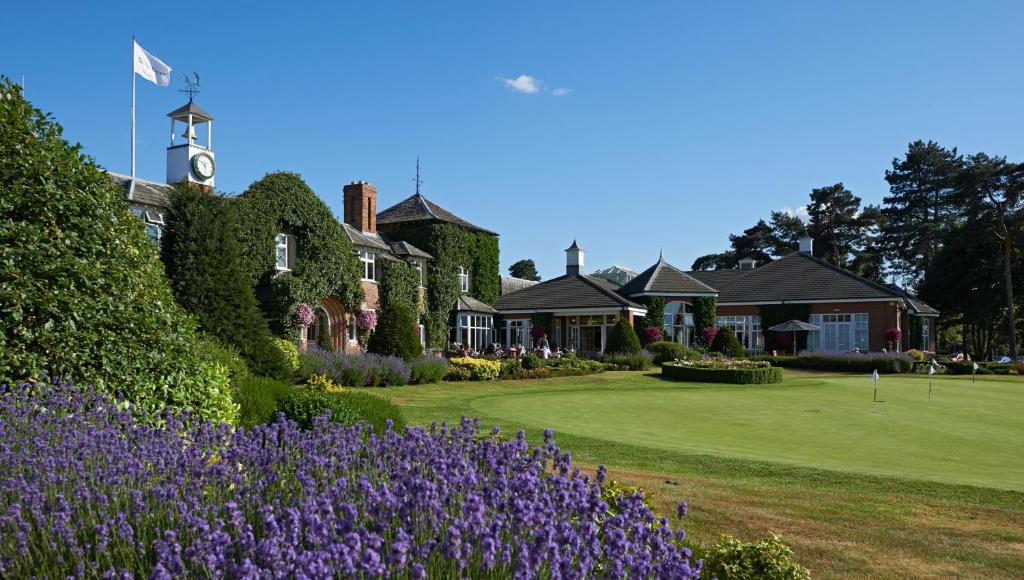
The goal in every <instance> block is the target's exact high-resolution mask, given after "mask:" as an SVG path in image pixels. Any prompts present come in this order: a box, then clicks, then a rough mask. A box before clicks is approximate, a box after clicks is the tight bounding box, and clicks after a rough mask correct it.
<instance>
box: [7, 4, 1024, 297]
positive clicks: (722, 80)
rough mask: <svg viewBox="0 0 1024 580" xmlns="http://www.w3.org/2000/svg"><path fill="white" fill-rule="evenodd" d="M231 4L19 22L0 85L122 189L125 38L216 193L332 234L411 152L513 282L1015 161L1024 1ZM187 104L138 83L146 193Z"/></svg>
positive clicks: (689, 256)
mask: <svg viewBox="0 0 1024 580" xmlns="http://www.w3.org/2000/svg"><path fill="white" fill-rule="evenodd" d="M227 4H229V3H216V2H192V3H188V2H184V3H180V2H179V3H164V2H137V1H136V2H130V3H127V2H126V3H124V4H123V5H114V4H110V5H105V4H101V3H92V2H89V3H86V2H39V1H36V0H33V1H31V2H24V1H20V0H15V1H14V2H13V3H12V2H10V1H8V2H6V3H5V5H4V9H3V13H4V20H5V21H6V24H7V25H6V26H5V27H4V34H3V35H0V73H2V74H6V75H8V76H10V77H13V78H15V79H20V78H21V77H22V75H24V76H25V80H26V88H27V94H28V97H29V98H30V99H31V100H32V101H34V102H35V103H36V105H37V106H39V107H40V108H42V109H44V110H47V111H51V112H53V113H54V114H55V115H56V117H57V119H58V120H59V121H60V122H61V123H63V125H64V127H65V135H66V136H67V137H68V138H69V139H70V140H72V141H79V142H81V143H82V144H83V145H84V146H85V149H86V151H87V152H89V153H90V154H92V155H93V156H95V157H96V159H97V160H98V161H99V163H100V164H102V165H103V166H105V167H107V168H108V169H110V170H112V171H118V172H125V173H127V172H128V169H129V132H128V107H129V101H130V92H129V87H130V84H129V83H130V76H129V74H130V70H131V69H130V66H131V54H130V35H131V34H132V33H134V34H136V35H137V36H138V38H139V40H140V42H141V44H142V45H143V46H144V47H145V48H146V49H147V50H149V51H150V52H151V53H153V54H154V55H156V56H158V57H160V58H162V59H163V60H164V61H166V62H167V63H168V64H169V65H170V66H171V67H173V68H174V71H175V75H176V77H175V78H177V74H178V73H182V72H187V71H193V70H196V71H199V73H200V74H201V75H202V79H203V92H202V94H201V95H200V96H199V97H198V98H197V102H198V103H200V104H201V105H202V106H203V107H204V108H206V109H207V110H208V111H210V112H211V113H212V114H213V115H214V116H216V118H217V119H216V121H215V125H214V146H215V149H216V152H217V161H218V174H217V186H218V189H220V190H223V191H226V192H236V193H240V192H242V191H243V190H244V189H245V188H246V186H247V185H248V184H249V183H251V182H252V181H254V180H255V179H258V178H259V177H261V176H262V175H263V174H265V173H266V172H268V171H274V170H279V169H280V170H288V171H295V172H298V173H300V174H302V176H303V177H304V178H305V179H306V180H307V181H308V182H309V184H310V185H311V186H312V187H313V189H314V190H315V191H316V192H317V193H318V194H319V195H320V196H321V197H322V198H323V199H324V200H325V201H326V202H327V203H328V204H330V205H331V207H332V208H334V210H335V212H336V213H338V214H340V211H341V207H342V206H341V187H342V185H343V184H345V183H348V182H349V181H352V180H356V179H365V180H368V181H370V182H372V183H374V184H375V185H377V187H378V189H379V201H378V204H379V206H380V207H381V208H383V207H386V206H388V205H391V204H392V203H394V202H397V201H399V200H401V199H403V198H405V197H406V196H408V195H410V194H411V193H412V191H413V182H412V178H413V174H414V166H415V159H416V156H417V155H419V156H420V157H421V158H422V163H423V179H424V181H425V183H424V186H423V192H424V193H425V194H426V195H427V196H428V197H430V198H431V199H433V200H434V201H436V202H437V203H439V204H441V205H442V206H444V207H446V208H448V209H450V210H452V211H454V212H456V213H457V214H459V215H461V216H463V217H465V218H466V219H468V220H470V221H473V222H475V223H478V224H480V225H482V226H484V227H487V228H490V229H493V230H496V231H498V232H500V233H501V257H502V270H503V271H505V269H506V268H507V266H508V265H509V264H510V263H512V262H513V261H515V260H516V259H519V258H523V257H531V258H534V259H535V260H536V261H537V264H538V266H539V268H540V271H541V274H542V275H543V276H544V277H545V278H548V277H552V276H556V275H559V274H561V273H562V272H563V271H564V253H563V252H562V250H563V249H565V248H566V247H567V246H568V245H569V244H570V242H571V241H572V239H573V238H574V237H575V238H578V239H579V241H580V243H581V245H583V246H584V247H585V248H586V249H587V267H588V269H590V270H592V269H594V268H597V267H604V266H608V265H611V264H613V263H618V264H623V265H627V266H631V267H633V268H635V269H637V270H640V269H643V268H645V267H647V266H648V265H650V264H651V263H653V262H654V260H656V259H657V256H658V250H659V248H661V247H664V248H665V253H666V256H667V258H668V259H669V261H670V262H673V263H675V264H676V265H679V266H682V267H689V265H690V262H691V261H692V260H693V258H694V257H696V256H698V255H700V254H703V253H707V252H709V251H718V250H720V249H722V248H724V247H725V246H726V245H727V236H728V234H729V233H730V232H736V231H739V230H741V229H743V228H745V227H748V226H750V225H752V224H753V223H754V221H755V220H757V219H758V218H759V217H766V216H767V215H768V213H769V212H770V211H771V210H773V209H778V208H787V207H788V208H794V207H798V206H801V205H803V204H804V203H805V202H806V200H807V194H808V192H809V191H810V189H811V188H812V187H818V186H822V185H827V184H831V183H834V182H837V181H843V182H845V183H846V185H847V186H848V187H849V188H850V189H852V190H853V191H854V193H856V194H858V195H860V196H861V197H863V198H864V199H865V200H866V201H868V202H878V201H880V199H881V197H882V195H884V193H885V192H886V189H887V188H886V184H885V182H884V180H883V177H884V171H885V169H886V168H888V167H889V165H890V163H891V161H892V158H893V157H894V156H898V155H901V154H902V153H903V151H905V149H906V145H907V143H908V142H910V141H911V140H914V139H918V138H921V139H934V140H937V141H939V142H940V143H942V144H944V145H947V146H954V145H955V146H958V147H959V148H960V150H961V151H963V152H976V151H985V152H988V153H991V154H999V155H1006V156H1008V157H1010V158H1011V159H1013V160H1022V159H1024V142H1022V139H1024V110H1022V107H1021V103H1022V94H1024V90H1022V89H1024V75H1022V64H1021V63H1024V43H1022V36H1021V34H1022V33H1021V22H1024V7H1022V5H1021V4H1020V3H1019V2H845V3H842V4H843V5H842V6H838V4H839V3H831V2H830V3H824V2H806V3H796V2H787V3H768V2H757V3H754V2H751V3H745V4H740V3H725V2H722V3H717V2H716V3H706V2H705V3H699V4H698V3H694V2H664V3H653V2H651V3H649V2H644V3H636V2H630V3H626V2H597V1H587V2H525V1H517V2H503V3H500V4H499V3H497V2H380V1H378V2H361V3H358V5H357V6H356V5H355V4H356V3H353V2H326V1H325V2H291V3H282V2H275V3H266V4H260V3H251V2H246V3H244V6H245V7H244V8H234V7H227ZM230 4H231V5H232V6H234V5H235V4H237V5H238V6H242V5H243V4H242V3H230ZM520 75H527V76H529V77H532V78H534V79H539V81H542V84H541V83H537V84H535V85H533V84H531V83H530V82H529V80H528V79H520V78H519V77H520ZM503 79H509V80H510V81H515V80H516V79H519V81H518V82H509V83H506V82H505V80H503ZM513 85H514V86H513ZM515 87H518V88H519V89H531V88H535V89H536V92H534V93H528V92H521V91H520V90H516V88H515ZM177 88H178V86H177V82H175V83H173V84H172V86H171V87H168V88H161V87H157V86H155V85H152V84H149V83H147V82H145V81H143V80H141V79H140V80H139V84H138V113H137V131H138V133H137V134H138V159H139V175H140V176H141V177H146V178H151V179H156V180H162V179H163V176H164V155H165V153H164V148H165V147H166V141H167V128H168V122H167V119H166V117H165V116H164V115H165V114H166V113H167V112H168V111H170V110H172V109H173V108H176V107H177V106H179V105H181V104H182V103H183V102H184V99H185V97H184V96H183V95H182V94H180V93H178V92H176V89H177ZM559 89H568V90H567V91H560V90H559ZM564 92H567V93H568V94H562V93H564Z"/></svg>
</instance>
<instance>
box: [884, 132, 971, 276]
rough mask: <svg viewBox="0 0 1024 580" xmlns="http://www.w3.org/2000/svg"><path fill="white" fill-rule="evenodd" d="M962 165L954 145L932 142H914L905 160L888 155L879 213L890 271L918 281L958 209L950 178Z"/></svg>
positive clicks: (952, 179) (951, 178) (961, 158)
mask: <svg viewBox="0 0 1024 580" xmlns="http://www.w3.org/2000/svg"><path fill="white" fill-rule="evenodd" d="M963 166H964V160H963V157H962V156H960V155H958V154H957V150H956V148H955V147H954V148H953V149H945V148H944V147H941V146H940V145H939V144H938V143H935V142H934V141H928V142H927V143H925V142H923V141H920V140H919V141H914V142H913V143H911V144H910V145H909V146H908V148H907V153H906V155H905V156H904V157H903V159H899V158H896V159H893V160H892V169H891V170H889V171H886V172H885V180H886V181H887V182H888V183H889V195H887V196H885V197H884V198H883V199H882V201H883V203H884V204H885V207H884V209H883V210H882V213H883V214H884V215H885V217H886V220H887V223H886V225H885V229H884V233H885V237H884V240H885V246H884V251H885V254H886V258H888V261H889V266H890V268H891V269H892V270H893V272H895V273H898V274H900V275H902V276H904V277H906V278H908V279H910V280H911V281H915V282H916V281H917V280H920V279H921V277H922V276H924V275H925V273H926V272H927V271H928V268H929V267H930V265H931V262H932V260H933V259H934V257H935V255H936V253H937V252H938V251H939V249H940V248H941V244H942V235H943V233H944V232H945V231H946V230H948V228H949V226H950V222H951V221H952V220H953V219H954V218H955V216H956V213H957V204H956V203H954V200H953V199H952V198H953V196H954V195H955V188H954V179H955V178H956V175H957V174H958V173H959V172H960V171H961V170H962V169H963Z"/></svg>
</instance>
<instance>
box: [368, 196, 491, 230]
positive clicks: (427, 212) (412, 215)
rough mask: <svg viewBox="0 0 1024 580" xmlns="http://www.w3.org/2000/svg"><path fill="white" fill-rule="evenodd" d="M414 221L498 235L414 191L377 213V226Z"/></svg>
mask: <svg viewBox="0 0 1024 580" xmlns="http://www.w3.org/2000/svg"><path fill="white" fill-rule="evenodd" d="M415 221H440V222H445V223H450V224H455V225H457V226H462V227H464V228H467V229H471V230H474V231H478V232H483V233H485V234H492V235H495V236H496V235H498V234H497V233H495V232H492V231H490V230H488V229H485V228H482V227H480V226H477V225H474V224H471V223H469V222H468V221H466V220H464V219H462V218H460V217H459V216H457V215H455V214H453V213H452V212H450V211H448V210H446V209H444V208H443V207H441V206H439V205H437V204H436V203H434V202H432V201H430V200H429V199H427V198H426V197H424V196H423V195H422V194H419V193H416V194H413V195H412V196H410V197H408V198H406V199H404V200H402V201H400V202H398V203H396V204H395V205H393V206H391V207H389V208H387V209H385V210H383V211H381V212H379V213H377V226H378V227H379V226H382V225H388V224H398V223H404V222H415Z"/></svg>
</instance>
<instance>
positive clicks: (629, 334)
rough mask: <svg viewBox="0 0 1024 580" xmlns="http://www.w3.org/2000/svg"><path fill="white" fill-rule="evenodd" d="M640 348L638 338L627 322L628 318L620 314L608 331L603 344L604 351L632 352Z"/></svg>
mask: <svg viewBox="0 0 1024 580" xmlns="http://www.w3.org/2000/svg"><path fill="white" fill-rule="evenodd" d="M640 348H641V347H640V338H639V337H637V335H636V330H634V329H633V325H632V324H630V323H629V319H627V318H626V317H624V316H620V317H619V320H618V322H616V323H615V326H613V327H612V330H611V332H609V333H608V344H606V345H605V351H606V352H621V353H627V354H633V353H636V352H640Z"/></svg>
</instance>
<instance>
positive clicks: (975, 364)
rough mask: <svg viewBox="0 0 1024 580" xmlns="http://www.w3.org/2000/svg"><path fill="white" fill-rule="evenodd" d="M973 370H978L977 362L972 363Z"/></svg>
mask: <svg viewBox="0 0 1024 580" xmlns="http://www.w3.org/2000/svg"><path fill="white" fill-rule="evenodd" d="M974 372H978V363H974Z"/></svg>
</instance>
